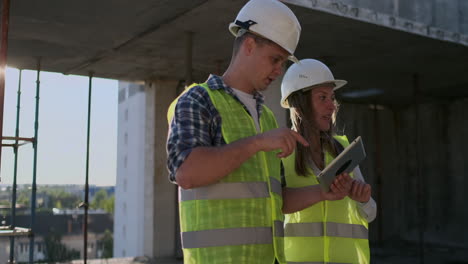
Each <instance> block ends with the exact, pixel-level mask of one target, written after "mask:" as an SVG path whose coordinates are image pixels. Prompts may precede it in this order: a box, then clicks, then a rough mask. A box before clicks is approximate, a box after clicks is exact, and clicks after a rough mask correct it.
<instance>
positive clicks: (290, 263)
mask: <svg viewBox="0 0 468 264" xmlns="http://www.w3.org/2000/svg"><path fill="white" fill-rule="evenodd" d="M287 264H351V263H338V262H291V261H288V262H287Z"/></svg>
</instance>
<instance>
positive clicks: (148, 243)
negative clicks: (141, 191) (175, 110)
mask: <svg viewBox="0 0 468 264" xmlns="http://www.w3.org/2000/svg"><path fill="white" fill-rule="evenodd" d="M177 85H178V81H173V80H155V81H150V82H147V84H146V86H145V90H146V122H145V123H146V135H145V141H146V144H145V153H146V155H145V156H146V162H145V197H147V199H145V209H146V210H147V212H151V213H148V214H145V223H144V225H145V230H146V231H147V232H145V239H144V240H145V248H144V252H145V255H146V256H150V257H153V258H167V257H173V256H174V255H175V248H176V223H177V221H176V216H177V192H176V190H177V188H176V186H175V185H174V184H172V183H170V182H169V180H168V172H167V169H166V160H167V155H166V138H167V129H168V125H167V119H166V112H167V108H168V107H169V104H170V103H171V102H172V100H174V99H175V98H176V87H177Z"/></svg>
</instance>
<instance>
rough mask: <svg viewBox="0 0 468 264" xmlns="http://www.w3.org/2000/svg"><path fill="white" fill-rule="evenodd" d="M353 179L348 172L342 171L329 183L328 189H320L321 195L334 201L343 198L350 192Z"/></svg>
mask: <svg viewBox="0 0 468 264" xmlns="http://www.w3.org/2000/svg"><path fill="white" fill-rule="evenodd" d="M352 183H353V179H352V178H351V177H350V176H349V174H348V173H342V174H340V175H338V177H336V178H335V179H334V180H333V182H332V184H331V185H330V191H328V192H324V191H322V196H323V198H324V199H325V200H328V201H336V200H341V199H343V198H345V197H346V196H347V195H349V194H350V190H351V187H352Z"/></svg>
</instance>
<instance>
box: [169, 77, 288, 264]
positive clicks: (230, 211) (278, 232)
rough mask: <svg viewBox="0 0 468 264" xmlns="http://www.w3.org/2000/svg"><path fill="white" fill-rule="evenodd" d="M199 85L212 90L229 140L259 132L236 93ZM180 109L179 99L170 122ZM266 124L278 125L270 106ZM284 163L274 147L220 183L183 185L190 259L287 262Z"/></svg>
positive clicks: (183, 230) (183, 228) (183, 219)
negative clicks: (284, 244)
mask: <svg viewBox="0 0 468 264" xmlns="http://www.w3.org/2000/svg"><path fill="white" fill-rule="evenodd" d="M197 85H199V86H202V87H203V88H205V89H206V91H207V92H208V94H209V96H210V99H211V102H212V103H213V105H214V106H215V107H216V109H217V111H218V112H219V114H220V116H221V120H222V124H221V129H222V134H223V138H224V141H225V142H226V143H227V144H229V143H231V142H234V141H236V140H239V139H242V138H246V137H249V136H254V135H256V134H257V131H256V128H255V125H254V121H253V119H252V117H251V116H250V115H249V114H248V113H247V111H246V110H245V109H244V107H243V106H242V105H241V104H240V103H239V102H238V101H237V100H235V99H234V98H233V97H232V96H231V95H229V94H227V93H226V92H225V91H224V90H222V89H219V90H212V89H210V88H209V87H208V85H207V84H206V83H203V84H197ZM192 86H194V85H192ZM189 89H190V88H189ZM176 100H177V99H176ZM174 111H175V103H173V104H172V106H171V107H170V108H169V111H168V121H169V122H170V120H172V117H173V115H174ZM260 127H261V132H266V131H268V130H271V129H274V128H277V123H276V119H275V117H274V115H273V113H272V112H271V110H270V109H268V108H267V107H266V106H263V112H262V114H261V117H260ZM280 162H281V161H280V159H279V158H278V157H276V152H274V151H271V152H258V153H257V154H255V155H254V156H253V157H251V158H250V159H249V160H247V161H246V162H244V163H243V164H242V166H241V167H239V168H238V169H236V170H235V171H233V172H232V173H231V174H229V175H228V176H226V177H224V178H223V179H222V180H220V181H219V182H218V183H216V184H212V185H209V186H204V187H199V188H193V189H190V190H184V189H182V188H180V187H179V212H180V227H181V236H182V247H183V252H184V263H235V264H240V263H246V264H247V263H248V264H256V263H258V264H271V263H273V262H274V260H275V255H276V258H277V259H278V260H279V261H280V263H285V260H284V253H283V252H284V251H283V249H284V247H283V236H284V233H283V218H284V216H283V214H282V213H281V207H282V195H281V189H282V188H281V178H280ZM206 166H210V161H209V160H207V161H206Z"/></svg>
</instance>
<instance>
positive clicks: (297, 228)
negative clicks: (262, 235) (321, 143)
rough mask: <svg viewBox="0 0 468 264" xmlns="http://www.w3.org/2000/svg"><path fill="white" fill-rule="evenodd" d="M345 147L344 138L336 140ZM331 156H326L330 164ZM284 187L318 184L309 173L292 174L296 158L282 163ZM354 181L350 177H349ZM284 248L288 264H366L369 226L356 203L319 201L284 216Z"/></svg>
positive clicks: (367, 261)
mask: <svg viewBox="0 0 468 264" xmlns="http://www.w3.org/2000/svg"><path fill="white" fill-rule="evenodd" d="M335 138H336V139H337V140H338V141H339V142H340V143H341V144H342V145H343V146H344V147H346V146H347V145H349V142H348V139H347V138H346V136H335ZM332 160H333V156H332V155H330V154H329V153H326V154H325V163H326V164H329V163H330V162H331V161H332ZM284 167H285V176H286V186H287V187H289V188H298V187H305V186H312V185H317V184H319V183H318V181H317V177H316V176H315V175H314V173H313V172H312V170H310V171H309V172H310V174H309V175H307V176H306V177H304V176H299V175H297V174H296V171H295V154H293V155H290V156H289V157H287V158H285V159H284ZM352 177H353V176H352ZM284 222H285V227H284V236H285V237H284V244H285V250H284V251H285V255H286V260H287V263H295V264H299V263H304V264H305V263H307V264H314V263H333V264H335V263H360V264H362V263H369V261H370V254H369V242H368V223H367V220H366V219H364V218H363V217H362V216H361V215H360V214H359V211H358V208H357V203H356V201H354V200H352V199H350V198H349V197H345V198H344V199H342V200H338V201H322V202H319V203H316V204H314V205H312V206H310V207H308V208H306V209H304V210H302V211H299V212H295V213H292V214H287V215H286V216H285V221H284Z"/></svg>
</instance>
